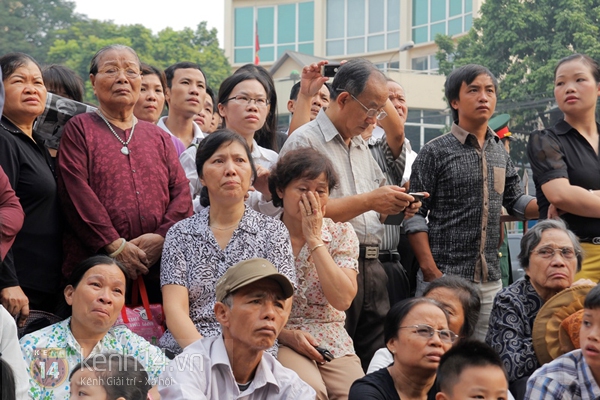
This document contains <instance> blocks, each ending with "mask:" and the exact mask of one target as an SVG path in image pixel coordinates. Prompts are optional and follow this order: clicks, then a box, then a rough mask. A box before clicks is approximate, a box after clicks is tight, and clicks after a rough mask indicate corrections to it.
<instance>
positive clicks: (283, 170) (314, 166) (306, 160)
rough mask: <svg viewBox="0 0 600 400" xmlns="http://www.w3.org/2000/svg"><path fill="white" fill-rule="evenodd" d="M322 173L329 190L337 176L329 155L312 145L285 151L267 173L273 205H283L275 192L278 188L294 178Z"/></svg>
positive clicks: (307, 177) (284, 186) (337, 179)
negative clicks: (268, 173) (326, 155)
mask: <svg viewBox="0 0 600 400" xmlns="http://www.w3.org/2000/svg"><path fill="white" fill-rule="evenodd" d="M323 173H324V174H325V178H326V179H327V186H328V188H329V191H330V192H331V190H332V189H333V188H334V187H336V186H337V184H338V182H339V178H338V174H337V172H336V171H335V167H334V166H333V164H332V162H331V161H330V160H329V157H325V156H324V155H323V154H321V153H320V152H318V151H317V150H315V149H313V148H312V147H302V148H298V149H294V150H291V151H289V152H287V153H285V154H284V155H283V156H281V157H279V160H277V164H276V165H275V166H274V167H273V169H272V170H271V174H270V175H269V191H270V192H271V196H272V198H273V205H274V206H275V207H283V199H282V198H280V197H279V195H278V194H277V190H278V189H279V190H284V189H285V188H286V187H287V185H289V184H290V182H292V181H294V180H296V179H300V178H306V179H311V180H312V179H316V178H318V177H319V175H321V174H323Z"/></svg>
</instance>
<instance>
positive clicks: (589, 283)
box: [571, 278, 596, 287]
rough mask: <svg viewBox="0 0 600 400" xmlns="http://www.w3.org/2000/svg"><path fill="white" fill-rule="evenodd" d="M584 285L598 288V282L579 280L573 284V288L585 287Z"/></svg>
mask: <svg viewBox="0 0 600 400" xmlns="http://www.w3.org/2000/svg"><path fill="white" fill-rule="evenodd" d="M583 285H586V286H587V285H592V286H596V282H594V281H592V280H591V279H583V278H582V279H578V280H577V281H575V282H573V283H572V284H571V287H573V286H583Z"/></svg>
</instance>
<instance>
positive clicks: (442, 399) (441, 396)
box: [435, 392, 450, 400]
mask: <svg viewBox="0 0 600 400" xmlns="http://www.w3.org/2000/svg"><path fill="white" fill-rule="evenodd" d="M449 399H450V398H449V397H448V396H446V394H445V393H442V392H438V394H436V395H435V400H449Z"/></svg>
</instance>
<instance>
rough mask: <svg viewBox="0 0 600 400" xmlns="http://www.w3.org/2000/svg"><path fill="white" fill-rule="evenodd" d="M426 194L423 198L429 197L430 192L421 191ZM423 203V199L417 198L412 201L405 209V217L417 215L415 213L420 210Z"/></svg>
mask: <svg viewBox="0 0 600 400" xmlns="http://www.w3.org/2000/svg"><path fill="white" fill-rule="evenodd" d="M421 193H423V194H424V196H423V198H424V199H426V198H428V197H429V193H427V192H421ZM422 205H423V203H422V202H421V200H418V199H416V198H415V201H413V202H412V203H410V205H409V206H408V207H406V210H404V219H405V220H406V219H409V218H412V217H414V216H415V214H416V213H417V212H419V209H420V208H421V206H422Z"/></svg>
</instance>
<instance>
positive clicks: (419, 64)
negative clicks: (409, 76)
mask: <svg viewBox="0 0 600 400" xmlns="http://www.w3.org/2000/svg"><path fill="white" fill-rule="evenodd" d="M439 68H440V64H439V62H438V60H437V58H435V54H430V55H428V56H423V57H415V58H413V59H412V60H411V69H412V70H413V71H423V72H426V73H432V72H434V73H437V71H438V69H439Z"/></svg>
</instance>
